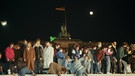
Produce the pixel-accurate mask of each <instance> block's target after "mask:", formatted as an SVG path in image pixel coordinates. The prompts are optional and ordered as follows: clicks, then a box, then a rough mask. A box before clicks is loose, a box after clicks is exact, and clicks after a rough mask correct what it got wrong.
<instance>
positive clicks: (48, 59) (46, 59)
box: [43, 41, 54, 69]
mask: <svg viewBox="0 0 135 76" xmlns="http://www.w3.org/2000/svg"><path fill="white" fill-rule="evenodd" d="M45 45H46V46H45V48H44V49H43V69H48V68H49V65H50V63H52V62H53V56H54V48H53V47H52V46H51V43H50V42H49V41H47V42H46V43H45Z"/></svg>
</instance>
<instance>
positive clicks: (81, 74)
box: [76, 68, 88, 76]
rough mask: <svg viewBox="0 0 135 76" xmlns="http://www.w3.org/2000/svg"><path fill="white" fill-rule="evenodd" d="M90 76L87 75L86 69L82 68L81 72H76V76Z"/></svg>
mask: <svg viewBox="0 0 135 76" xmlns="http://www.w3.org/2000/svg"><path fill="white" fill-rule="evenodd" d="M83 74H84V75H85V76H88V75H87V73H86V69H85V68H81V69H80V70H78V71H77V72H76V76H84V75H83Z"/></svg>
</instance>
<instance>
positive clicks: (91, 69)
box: [90, 61, 93, 74]
mask: <svg viewBox="0 0 135 76" xmlns="http://www.w3.org/2000/svg"><path fill="white" fill-rule="evenodd" d="M90 65H91V68H90V73H91V74H93V61H90Z"/></svg>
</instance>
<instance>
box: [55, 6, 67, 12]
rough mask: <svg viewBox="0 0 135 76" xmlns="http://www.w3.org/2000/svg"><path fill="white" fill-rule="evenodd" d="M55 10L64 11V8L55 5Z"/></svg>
mask: <svg viewBox="0 0 135 76" xmlns="http://www.w3.org/2000/svg"><path fill="white" fill-rule="evenodd" d="M56 10H58V11H65V10H66V9H65V7H57V8H56Z"/></svg>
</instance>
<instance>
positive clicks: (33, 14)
mask: <svg viewBox="0 0 135 76" xmlns="http://www.w3.org/2000/svg"><path fill="white" fill-rule="evenodd" d="M64 5H66V10H67V11H66V13H67V14H66V16H67V29H68V32H69V33H70V34H71V38H72V39H81V40H83V41H98V40H99V41H113V40H116V41H129V42H134V39H135V35H134V34H135V33H134V28H133V26H134V25H135V21H134V17H135V15H134V14H135V12H134V9H135V6H134V2H133V0H66V1H65V0H0V20H7V21H8V26H7V27H0V41H1V42H0V43H1V45H2V44H3V43H4V41H5V42H9V41H17V40H22V39H29V40H35V39H36V38H41V39H42V40H49V36H51V35H52V36H58V33H59V32H60V26H61V25H62V24H63V23H64V12H62V11H56V10H55V8H56V7H60V6H64ZM91 10H92V11H93V12H94V15H93V16H90V15H89V11H91Z"/></svg>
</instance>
